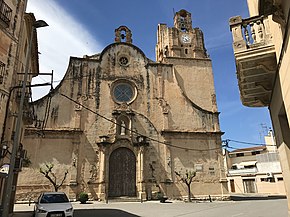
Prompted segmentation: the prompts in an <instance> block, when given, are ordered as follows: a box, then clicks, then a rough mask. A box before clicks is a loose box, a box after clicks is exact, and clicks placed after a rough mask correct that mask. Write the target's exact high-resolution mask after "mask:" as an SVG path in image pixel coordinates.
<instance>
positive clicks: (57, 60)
mask: <svg viewBox="0 0 290 217" xmlns="http://www.w3.org/2000/svg"><path fill="white" fill-rule="evenodd" d="M26 12H29V13H30V12H31V13H34V15H35V18H36V20H45V21H46V22H47V23H48V25H49V26H48V27H45V28H40V29H38V30H37V34H38V49H39V52H40V53H41V54H39V68H40V73H48V72H51V71H52V70H53V71H54V80H61V79H62V78H63V76H64V74H65V72H66V69H67V66H68V61H69V57H70V56H77V57H82V56H83V55H91V54H95V53H98V52H100V50H101V49H100V47H101V46H100V45H99V44H98V42H97V41H96V40H95V39H94V38H93V37H92V36H91V35H90V33H89V32H88V31H87V30H86V29H85V28H84V26H82V25H81V24H80V23H79V22H78V21H77V20H75V19H74V18H73V17H72V16H71V15H69V14H68V13H67V12H66V11H65V10H64V9H63V8H61V7H60V6H59V5H58V4H57V2H55V1H53V0H49V1H39V0H29V1H28V5H27V9H26ZM44 81H50V77H49V76H46V77H45V76H41V77H40V76H38V77H37V78H34V79H33V83H43V82H44ZM55 85H56V83H54V86H55ZM33 89H34V90H33V99H38V98H40V97H42V96H43V95H44V94H46V93H47V92H48V89H49V88H37V89H36V88H33Z"/></svg>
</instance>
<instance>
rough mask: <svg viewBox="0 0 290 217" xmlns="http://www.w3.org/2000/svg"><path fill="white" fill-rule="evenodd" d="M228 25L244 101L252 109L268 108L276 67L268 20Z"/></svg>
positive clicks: (233, 21) (260, 18) (237, 19)
mask: <svg viewBox="0 0 290 217" xmlns="http://www.w3.org/2000/svg"><path fill="white" fill-rule="evenodd" d="M229 23H230V29H231V32H232V36H233V50H234V55H235V59H236V67H237V78H238V84H239V89H240V97H241V101H242V103H243V105H245V106H249V107H263V106H268V105H269V103H270V98H271V93H272V88H273V83H274V78H275V72H276V67H277V61H276V53H275V46H274V43H273V41H272V34H271V33H270V28H269V20H268V17H263V16H257V17H251V18H248V19H242V18H241V17H240V16H236V17H232V18H231V19H230V21H229Z"/></svg>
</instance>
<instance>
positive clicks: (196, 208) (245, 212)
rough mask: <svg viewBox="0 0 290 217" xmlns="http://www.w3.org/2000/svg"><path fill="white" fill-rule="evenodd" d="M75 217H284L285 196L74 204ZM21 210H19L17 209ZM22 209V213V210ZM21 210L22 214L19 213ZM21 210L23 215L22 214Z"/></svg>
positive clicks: (28, 216) (28, 212)
mask: <svg viewBox="0 0 290 217" xmlns="http://www.w3.org/2000/svg"><path fill="white" fill-rule="evenodd" d="M73 206H74V208H75V217H96V216H100V217H116V216H118V217H139V216H142V217H219V216H221V217H287V201H286V199H277V200H255V201H254V200H250V201H223V202H213V203H210V202H201V203H184V202H179V201H174V202H172V203H159V202H157V201H152V202H144V203H136V202H135V203H124V202H123V203H119V202H118V203H117V202H114V203H108V204H105V203H100V202H94V203H90V204H79V203H78V202H77V203H73ZM32 209H33V206H30V207H29V206H28V205H26V204H24V205H19V204H18V205H16V207H15V211H16V215H14V216H16V217H31V210H32ZM20 211H21V212H20ZM24 211H25V212H24ZM21 213H22V214H21ZM23 213H24V214H23Z"/></svg>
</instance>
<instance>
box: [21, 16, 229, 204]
mask: <svg viewBox="0 0 290 217" xmlns="http://www.w3.org/2000/svg"><path fill="white" fill-rule="evenodd" d="M157 35H158V39H157V46H156V61H152V60H150V59H148V58H147V57H146V56H145V54H144V53H143V52H142V50H140V49H139V48H138V47H136V46H134V45H133V44H132V34H131V31H130V30H129V29H128V28H127V27H126V26H120V27H119V28H118V29H116V30H115V42H114V43H112V44H110V45H108V46H107V47H106V48H104V50H103V51H102V52H101V53H100V54H96V55H93V56H84V57H83V58H77V57H71V58H70V61H69V66H68V69H67V72H66V74H65V76H64V78H63V80H62V81H61V83H60V84H59V85H58V86H57V87H56V88H55V89H54V90H52V91H51V92H50V93H49V94H48V95H46V96H45V97H43V98H41V99H39V100H37V101H35V102H33V103H31V112H33V114H34V117H35V121H33V123H32V122H31V125H28V126H27V128H26V131H25V135H24V142H23V143H24V144H23V145H24V148H25V149H26V150H27V159H29V161H30V162H31V163H30V164H28V165H27V167H24V168H23V170H22V172H21V174H20V176H19V179H18V187H17V197H18V199H28V198H27V197H32V198H33V197H35V196H36V195H37V194H38V193H39V192H41V191H46V190H51V189H52V188H51V185H50V184H49V182H48V181H47V179H45V178H44V176H43V175H42V174H40V173H39V167H40V166H41V165H43V164H44V163H45V162H51V163H53V164H54V169H55V174H56V177H57V180H61V178H62V177H63V174H64V172H65V171H66V170H68V172H69V173H68V176H67V178H66V180H65V182H64V185H63V187H62V189H61V190H62V191H64V192H66V193H67V194H68V195H69V196H70V197H71V198H76V197H77V195H78V194H79V193H80V192H82V191H85V192H88V193H89V194H90V197H91V198H93V199H100V200H107V199H110V198H113V197H123V196H128V197H137V198H139V199H144V200H145V199H147V200H150V199H152V198H154V197H156V193H157V192H162V193H164V194H165V195H167V196H168V197H169V198H182V197H186V196H187V187H186V185H185V184H184V183H182V182H181V180H180V177H178V176H177V175H176V172H177V173H179V174H181V175H184V174H185V173H186V171H196V177H194V179H193V182H192V185H191V188H192V194H193V195H194V196H197V195H216V196H221V195H223V194H225V193H227V189H226V186H227V184H226V182H225V180H226V179H225V171H224V166H223V160H222V151H221V135H222V132H221V131H220V127H219V117H218V115H219V113H218V111H217V105H216V97H215V89H214V82H213V73H212V65H211V60H210V59H209V57H208V55H207V53H206V49H205V47H204V40H203V34H202V31H201V30H200V29H198V28H192V23H191V14H190V13H189V12H187V11H185V10H181V11H179V12H177V13H176V14H175V17H174V27H167V26H166V25H165V24H159V26H158V33H157ZM27 192H28V193H27Z"/></svg>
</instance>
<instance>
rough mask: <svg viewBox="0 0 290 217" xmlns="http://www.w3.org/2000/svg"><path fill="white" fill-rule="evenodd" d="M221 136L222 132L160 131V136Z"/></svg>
mask: <svg viewBox="0 0 290 217" xmlns="http://www.w3.org/2000/svg"><path fill="white" fill-rule="evenodd" d="M166 134H167V135H170V134H171V135H176V134H182V135H185V134H187V135H223V134H224V132H221V131H178V130H162V131H161V135H166Z"/></svg>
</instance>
